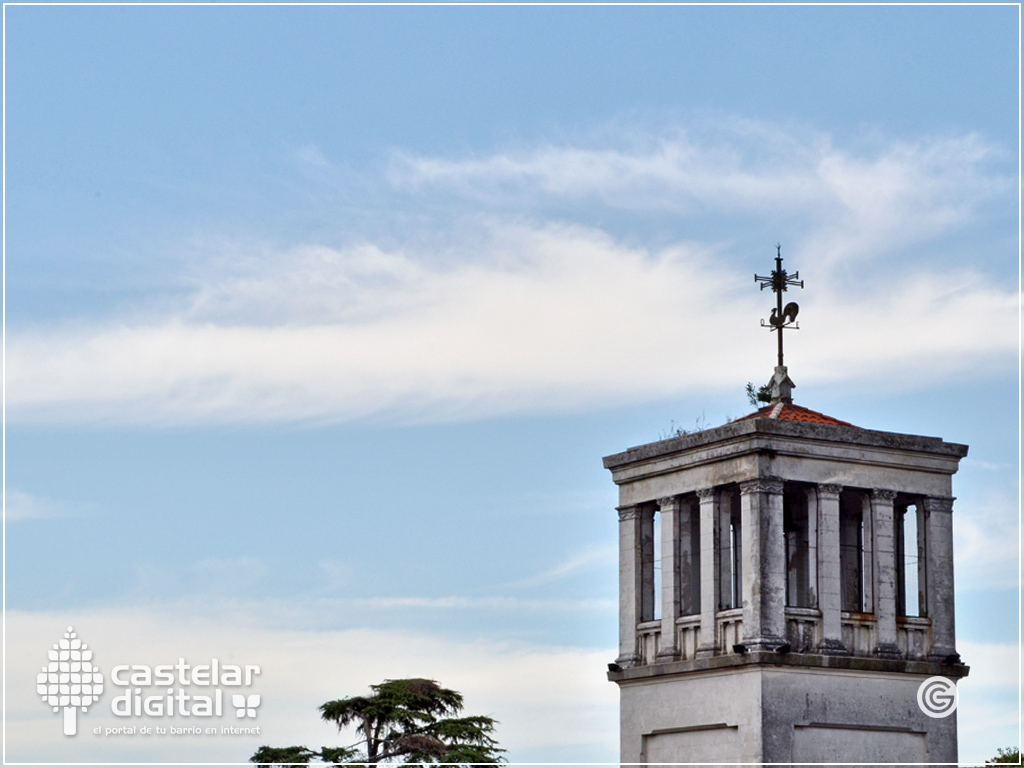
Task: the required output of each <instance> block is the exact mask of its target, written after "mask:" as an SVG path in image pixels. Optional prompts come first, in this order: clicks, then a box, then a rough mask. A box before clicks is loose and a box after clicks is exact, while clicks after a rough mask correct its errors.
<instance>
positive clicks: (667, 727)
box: [616, 659, 962, 765]
mask: <svg viewBox="0 0 1024 768" xmlns="http://www.w3.org/2000/svg"><path fill="white" fill-rule="evenodd" d="M805 660H806V659H805ZM865 661H870V660H865ZM877 666H885V665H883V664H879V665H877ZM928 666H939V665H928ZM942 666H944V667H945V666H946V665H942ZM632 671H633V670H626V671H625V672H627V673H628V672H632ZM650 671H651V672H653V671H654V670H650ZM957 671H958V670H950V669H948V668H944V669H942V670H941V671H937V670H934V669H933V670H928V671H922V672H921V673H908V672H891V671H885V670H882V669H879V670H870V669H829V668H826V667H814V666H809V665H806V664H804V665H799V666H787V665H779V664H764V663H749V664H743V665H734V666H730V667H724V668H717V669H705V670H696V671H688V672H683V673H676V674H672V673H667V674H664V673H663V674H657V673H656V672H655V673H654V674H646V675H643V676H637V677H633V678H632V679H617V680H616V682H618V683H619V686H620V697H621V718H620V721H621V733H620V738H621V741H620V744H621V761H622V762H623V763H698V764H699V763H702V762H704V761H706V762H708V763H731V762H735V763H795V764H812V763H818V764H821V763H844V762H845V763H877V764H879V765H883V764H892V763H954V764H955V763H956V760H957V747H956V744H957V737H956V713H955V712H954V713H953V714H951V715H949V716H948V717H945V718H932V717H928V716H927V715H925V714H924V712H922V711H921V709H920V708H919V707H918V704H917V690H918V687H919V686H920V685H921V683H922V682H924V680H926V679H927V678H928V677H930V676H932V675H935V674H943V673H945V674H946V676H949V677H951V678H952V679H957V678H958V677H960V676H961V674H962V672H961V674H956V672H957Z"/></svg>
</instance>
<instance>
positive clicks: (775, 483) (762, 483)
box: [740, 477, 782, 496]
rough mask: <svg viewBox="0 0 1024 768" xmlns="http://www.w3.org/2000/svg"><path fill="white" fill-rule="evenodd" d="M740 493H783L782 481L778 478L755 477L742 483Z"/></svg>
mask: <svg viewBox="0 0 1024 768" xmlns="http://www.w3.org/2000/svg"><path fill="white" fill-rule="evenodd" d="M740 493H741V494H742V495H744V496H746V495H747V494H751V493H782V479H781V478H778V477H755V478H754V479H753V480H744V481H743V482H742V483H740Z"/></svg>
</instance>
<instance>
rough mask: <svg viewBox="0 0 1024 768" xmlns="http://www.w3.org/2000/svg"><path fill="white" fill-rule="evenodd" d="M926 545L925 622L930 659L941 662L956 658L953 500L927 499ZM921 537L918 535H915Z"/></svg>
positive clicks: (933, 497) (925, 508) (925, 499)
mask: <svg viewBox="0 0 1024 768" xmlns="http://www.w3.org/2000/svg"><path fill="white" fill-rule="evenodd" d="M924 510H925V514H924V517H925V526H926V528H925V541H926V542H927V546H928V549H927V557H928V565H927V568H926V571H925V573H926V577H927V579H928V584H927V587H926V588H925V598H926V600H927V611H928V618H930V619H931V621H932V647H931V651H930V652H929V654H928V655H929V657H931V658H933V659H936V660H940V661H943V660H945V659H946V657H948V656H955V655H956V626H955V616H954V613H953V499H951V498H943V497H940V496H926V497H925V498H924ZM918 535H920V533H919V534H918Z"/></svg>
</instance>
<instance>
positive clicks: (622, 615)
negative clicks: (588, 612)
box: [615, 505, 643, 667]
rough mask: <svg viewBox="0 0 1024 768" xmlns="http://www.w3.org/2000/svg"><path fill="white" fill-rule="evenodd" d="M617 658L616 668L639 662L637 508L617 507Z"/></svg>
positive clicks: (638, 533) (640, 598)
mask: <svg viewBox="0 0 1024 768" xmlns="http://www.w3.org/2000/svg"><path fill="white" fill-rule="evenodd" d="M618 511H619V657H618V658H617V659H616V660H615V663H616V664H618V665H619V666H620V667H635V666H636V665H637V664H639V663H640V654H639V653H638V649H637V644H636V643H637V634H636V625H637V624H639V623H640V601H641V600H642V599H643V598H642V595H641V589H642V586H641V575H640V507H639V506H637V505H630V506H624V507H619V508H618Z"/></svg>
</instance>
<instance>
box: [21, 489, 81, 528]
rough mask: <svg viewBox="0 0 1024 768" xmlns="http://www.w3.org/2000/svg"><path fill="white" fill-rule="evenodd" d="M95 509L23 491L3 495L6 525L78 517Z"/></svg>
mask: <svg viewBox="0 0 1024 768" xmlns="http://www.w3.org/2000/svg"><path fill="white" fill-rule="evenodd" d="M95 509H96V507H95V506H94V505H92V504H71V503H69V502H66V501H58V500H56V499H49V498H46V497H43V496H36V495H34V494H31V493H26V492H25V491H18V490H8V491H7V492H6V493H5V494H4V520H5V521H6V522H8V523H15V522H21V521H23V520H51V519H62V518H68V517H78V516H79V515H84V514H88V513H90V512H94V511H95Z"/></svg>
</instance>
